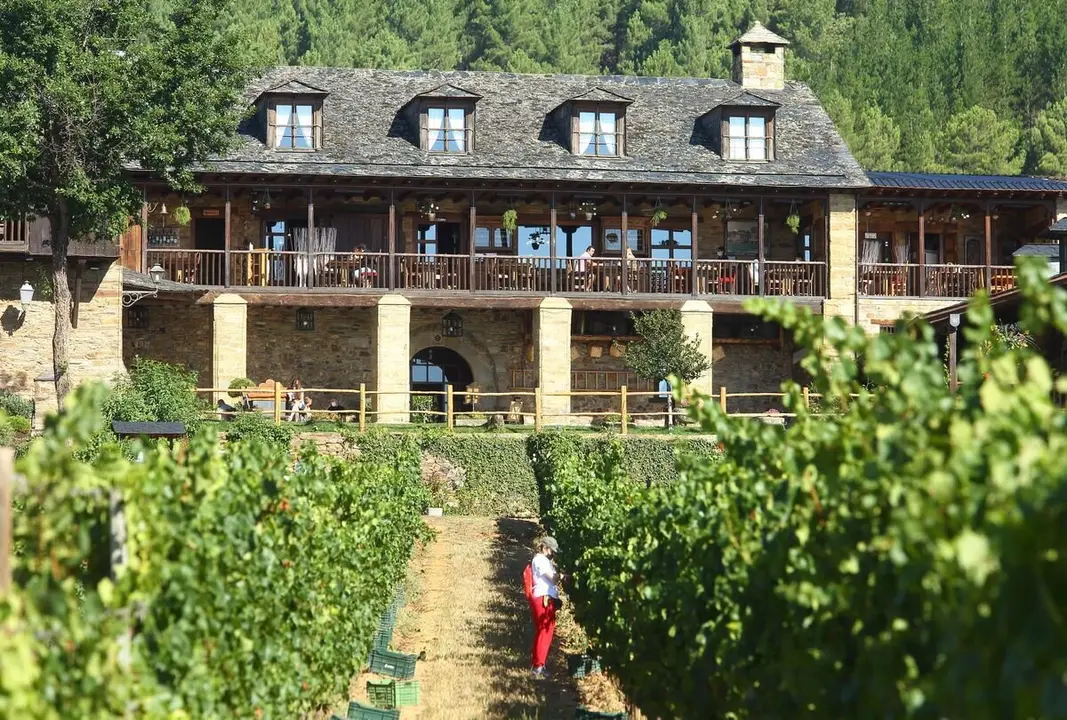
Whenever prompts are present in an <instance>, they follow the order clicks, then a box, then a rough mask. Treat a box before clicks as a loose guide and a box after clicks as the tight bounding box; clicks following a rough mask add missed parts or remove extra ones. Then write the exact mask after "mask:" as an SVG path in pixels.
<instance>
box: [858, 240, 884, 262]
mask: <svg viewBox="0 0 1067 720" xmlns="http://www.w3.org/2000/svg"><path fill="white" fill-rule="evenodd" d="M881 249H882V243H880V242H878V240H876V239H874V238H864V240H863V258H862V259H861V262H862V263H863V264H864V265H873V264H875V263H876V262H878V258H879V255H880V254H881V253H880V252H879V251H880V250H881Z"/></svg>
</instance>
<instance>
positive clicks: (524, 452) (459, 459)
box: [345, 430, 717, 517]
mask: <svg viewBox="0 0 1067 720" xmlns="http://www.w3.org/2000/svg"><path fill="white" fill-rule="evenodd" d="M556 435H560V436H565V437H567V438H569V439H570V440H571V441H572V442H574V443H576V445H577V447H578V448H579V453H580V455H581V456H582V457H586V458H596V457H601V456H602V455H604V454H605V453H606V452H607V451H608V450H609V448H610V447H611V445H612V443H617V444H618V446H619V448H620V453H621V458H622V467H623V469H624V471H625V472H626V474H627V476H629V477H631V478H637V479H640V480H642V481H643V482H644V483H645V484H646V485H648V486H654V485H663V484H669V483H671V482H673V481H674V480H676V479H677V477H678V472H677V470H676V468H675V452H676V451H684V452H687V453H692V454H695V455H698V456H710V455H713V454H715V453H716V452H717V449H716V444H715V442H714V441H713V440H712V439H710V438H707V437H685V438H680V437H679V438H675V437H664V436H657V435H652V436H628V437H620V436H607V435H604V434H595V435H590V434H583V433H577V432H558V431H550V432H546V433H539V434H535V435H532V436H531V435H526V434H512V433H484V434H483V433H479V434H448V433H445V432H443V431H440V430H426V431H421V432H417V433H411V432H405V433H397V432H389V431H373V430H372V431H371V432H368V433H366V434H362V435H360V434H356V433H346V434H345V444H346V446H347V447H349V448H352V449H354V450H358V452H359V453H360V456H361V457H363V456H366V457H367V459H368V460H370V461H372V462H388V461H389V458H391V457H392V456H393V454H394V453H395V452H396V448H397V447H398V445H399V444H400V443H401V441H402V440H403V439H404V438H411V437H414V439H415V442H416V443H417V444H418V446H419V448H420V450H421V451H422V455H423V464H424V468H425V466H426V464H427V462H433V460H434V459H437V460H440V461H443V462H442V463H441V465H444V466H446V467H447V466H448V465H449V464H451V465H452V466H455V468H457V469H458V470H459V472H458V473H455V475H459V476H461V478H460V479H459V482H456V483H454V484H453V485H452V486H451V487H431V495H432V496H433V500H434V502H437V503H440V505H441V506H442V507H445V509H446V510H447V511H448V512H451V513H456V514H462V515H487V516H500V515H515V516H525V517H534V516H537V515H538V492H537V481H536V479H535V476H534V466H533V462H532V460H531V457H530V454H529V452H528V448H527V438H537V437H540V436H556Z"/></svg>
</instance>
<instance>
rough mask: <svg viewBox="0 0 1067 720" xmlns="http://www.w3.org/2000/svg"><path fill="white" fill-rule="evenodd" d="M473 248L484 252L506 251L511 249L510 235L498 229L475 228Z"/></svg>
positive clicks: (502, 229)
mask: <svg viewBox="0 0 1067 720" xmlns="http://www.w3.org/2000/svg"><path fill="white" fill-rule="evenodd" d="M474 247H476V248H481V249H484V250H508V249H510V248H511V233H509V232H507V231H506V230H504V228H500V227H493V228H488V227H478V228H475V229H474Z"/></svg>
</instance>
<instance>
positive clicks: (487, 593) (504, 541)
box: [394, 517, 575, 720]
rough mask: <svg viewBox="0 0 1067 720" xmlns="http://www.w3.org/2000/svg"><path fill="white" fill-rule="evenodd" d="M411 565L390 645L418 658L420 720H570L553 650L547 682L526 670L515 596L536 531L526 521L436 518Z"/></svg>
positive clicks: (570, 691)
mask: <svg viewBox="0 0 1067 720" xmlns="http://www.w3.org/2000/svg"><path fill="white" fill-rule="evenodd" d="M429 522H430V523H431V524H432V527H433V528H434V529H435V530H436V531H437V533H438V536H437V539H436V540H435V541H433V542H431V543H430V544H429V545H428V546H427V547H425V548H423V549H422V550H421V551H420V553H419V555H418V556H417V557H416V558H415V560H414V562H413V565H412V569H413V573H412V575H413V579H414V582H413V588H412V592H411V595H412V597H410V598H409V602H408V604H407V605H406V606H405V607H404V609H403V610H402V611H401V613H400V617H399V618H398V621H397V635H396V637H395V638H394V645H395V647H396V648H397V649H398V650H400V651H402V652H408V653H419V652H422V651H425V652H426V659H425V660H424V661H421V662H419V663H418V665H417V669H416V676H415V679H417V680H418V681H419V682H420V684H421V693H422V697H421V699H420V703H419V706H418V707H416V708H411V709H407V710H404V711H403V713H402V715H401V717H404V718H422V719H424V720H430V719H436V718H442V719H447V720H468V719H475V718H477V719H478V720H481V719H482V718H501V719H504V718H506V719H507V720H512V719H514V718H571V717H573V716H574V707H575V691H574V686H573V683H572V681H571V679H570V678H569V677H567V673H566V663H565V660H564V657H563V653H562V652H561V651H560V649H559V647H558V643H554V644H553V647H552V654H551V655H550V657H549V672H550V673H552V677H551V678H549V679H548V680H543V681H539V682H538V681H535V680H534V679H533V678H532V677H531V676H530V673H529V665H530V659H529V654H530V649H529V648H530V642H531V639H532V632H533V630H532V627H531V625H530V620H529V611H528V609H527V605H526V599H525V597H524V596H523V592H522V570H523V567H524V565H525V563H527V562H529V558H530V547H531V546H532V544H533V540H534V534H535V532H536V530H537V526H536V525H535V524H534V523H533V522H530V521H523V520H511V519H501V520H497V519H492V518H468V517H445V518H437V519H432V520H430V521H429Z"/></svg>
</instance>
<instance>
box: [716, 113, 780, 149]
mask: <svg viewBox="0 0 1067 720" xmlns="http://www.w3.org/2000/svg"><path fill="white" fill-rule="evenodd" d="M726 127H727V130H726V138H725V141H726V142H725V146H726V147H725V151H726V153H727V155H726V156H727V158H728V159H730V160H769V159H770V142H769V140H770V138H769V125H768V123H767V118H765V117H763V116H762V115H733V116H731V117H730V118H728V120H727V123H726Z"/></svg>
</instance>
